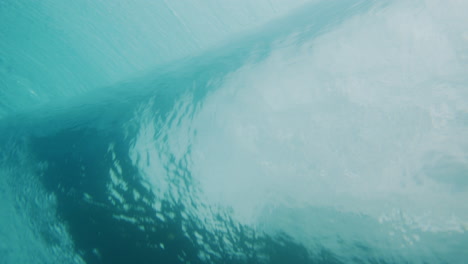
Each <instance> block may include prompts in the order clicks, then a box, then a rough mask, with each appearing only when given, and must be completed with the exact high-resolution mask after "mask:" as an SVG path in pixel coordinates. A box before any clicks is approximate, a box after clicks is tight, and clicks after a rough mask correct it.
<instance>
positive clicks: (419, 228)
mask: <svg viewBox="0 0 468 264" xmlns="http://www.w3.org/2000/svg"><path fill="white" fill-rule="evenodd" d="M193 3H195V1H194V2H193ZM265 3H267V2H265ZM213 5H214V4H213ZM280 5H281V3H280V2H277V3H276V4H275V3H273V6H280ZM260 6H261V5H259V6H257V7H260ZM225 8H228V7H227V6H225ZM466 8H467V4H465V3H462V2H455V1H453V2H450V3H447V2H443V1H436V0H427V1H416V2H412V3H408V2H404V1H393V2H390V1H388V2H381V1H321V2H313V3H310V4H308V5H304V6H303V7H302V8H301V9H299V10H296V11H295V12H293V13H291V14H290V15H289V16H286V17H283V18H280V19H277V20H275V21H272V22H270V23H268V24H266V25H263V26H262V27H258V28H256V29H255V30H253V31H250V32H247V31H248V30H245V32H246V33H242V34H240V33H239V35H238V38H237V39H236V40H232V41H231V42H230V43H225V44H223V45H217V46H215V45H214V44H213V43H214V42H215V41H212V42H210V43H211V44H213V45H211V44H210V45H211V49H209V50H208V51H206V52H202V53H199V55H196V56H195V55H193V56H191V57H188V58H181V59H174V58H175V57H177V56H175V55H174V56H173V54H168V55H167V56H168V57H167V60H168V61H169V60H172V62H170V63H166V64H164V65H162V66H159V67H156V68H154V69H153V70H151V71H147V68H148V67H149V66H148V65H149V64H148V63H150V62H152V61H155V59H154V58H153V57H151V56H150V57H148V61H146V62H142V63H141V64H140V67H141V69H143V68H145V71H146V74H144V75H142V77H135V78H128V79H127V80H126V81H122V82H119V83H117V84H115V85H110V86H107V87H102V88H98V89H92V91H90V90H88V91H87V92H86V93H84V91H83V92H80V93H75V92H74V90H73V89H75V88H73V87H68V88H60V89H64V90H61V91H59V92H58V93H54V92H50V91H47V90H43V92H44V94H48V95H47V96H48V97H50V98H56V99H47V100H44V101H43V102H42V103H39V102H38V101H37V102H36V103H37V104H36V103H34V104H32V106H28V107H25V106H24V105H22V103H21V102H22V100H23V99H11V100H10V101H3V102H7V103H8V104H10V105H14V104H15V103H17V107H16V108H15V110H14V111H10V112H9V111H4V112H8V114H5V115H4V117H3V119H2V120H0V146H1V149H2V152H1V155H0V176H1V177H0V198H1V199H0V200H1V201H0V204H1V205H2V208H4V209H3V213H4V214H3V215H2V216H1V218H0V222H1V223H2V224H1V225H0V237H1V238H2V239H0V240H1V241H9V242H8V243H6V242H3V243H2V242H0V254H1V255H2V256H3V260H4V262H5V263H18V262H28V263H154V262H163V263H434V262H437V263H463V261H464V260H465V259H467V258H468V256H467V253H466V250H465V249H464V245H466V243H467V242H468V236H467V230H468V215H467V213H468V210H467V209H468V208H467V206H466V203H464V201H466V199H467V198H468V197H467V195H468V189H467V188H468V181H467V178H466V176H467V175H468V174H467V172H468V162H467V159H466V157H467V153H468V138H467V137H466V136H465V135H466V134H467V132H468V123H467V120H468V119H467V117H468V104H467V103H466V102H468V100H467V98H468V94H467V93H466V91H467V90H466V85H467V84H468V80H467V77H466V76H468V74H467V72H466V69H468V67H466V66H467V59H468V57H467V56H466V44H467V42H468V38H467V32H465V28H464V25H466V22H468V21H467V18H466V16H465V15H464V14H463V12H462V10H464V9H466ZM109 10H110V9H109ZM167 10H169V11H170V14H171V15H170V16H174V17H176V18H177V19H178V20H179V22H180V27H189V23H188V22H187V23H185V22H184V21H191V22H193V21H195V19H197V18H198V17H199V16H198V15H193V17H190V16H189V14H188V13H189V10H188V9H184V8H183V7H180V9H179V7H178V8H174V7H172V8H168V9H167ZM197 10H198V9H197ZM258 10H261V9H260V8H259V9H258ZM169 11H168V12H169ZM96 12H97V11H96ZM136 12H137V13H140V14H145V13H143V11H142V10H140V9H138V10H137V11H136ZM194 12H195V11H194ZM239 12H240V13H243V12H245V11H244V10H242V11H239ZM252 12H257V11H256V10H255V9H254V10H253V11H252ZM258 12H260V11H258ZM195 13H196V12H195ZM244 14H246V13H244ZM129 16H130V17H133V15H129ZM237 16H238V14H237V13H234V14H232V17H231V18H226V21H229V20H228V19H234V20H235V19H239V20H240V17H237ZM253 16H254V17H255V16H256V15H253ZM258 16H259V15H258ZM271 17H273V15H272V14H264V19H263V20H262V21H266V20H267V19H271ZM207 19H213V21H214V20H215V19H214V18H207ZM257 19H259V20H261V19H260V18H257ZM166 20H167V18H161V21H166ZM182 22H184V23H182ZM155 23H156V22H155ZM158 23H159V22H158ZM213 23H214V22H213ZM226 23H228V22H226ZM252 23H253V22H252ZM259 23H260V22H259ZM228 24H231V22H229V23H228ZM254 24H255V23H254ZM216 25H217V26H220V27H227V26H225V25H223V24H222V23H220V24H216ZM255 25H258V24H255ZM88 26H89V25H88ZM190 27H194V26H191V25H190ZM140 30H143V29H142V28H140ZM225 30H226V32H228V33H229V32H231V33H232V32H234V31H235V30H232V31H230V30H229V29H225ZM236 30H240V26H239V28H237V29H236ZM221 31H223V30H221ZM221 31H220V32H221ZM184 32H192V33H193V32H195V31H194V30H192V29H190V30H186V31H184ZM200 32H201V31H200ZM137 33H138V32H137ZM205 33H206V32H205ZM228 33H226V34H228ZM109 34H110V33H109ZM135 34H136V33H135ZM200 34H201V33H200ZM206 34H207V33H206ZM219 34H220V35H219V39H220V38H221V33H219ZM195 35H196V34H195ZM215 35H216V34H215ZM215 35H214V36H213V38H218V37H216V36H215ZM117 36H120V35H116V36H115V38H117V39H120V38H118V37H117ZM223 36H224V35H223ZM115 38H114V37H110V38H109V39H108V41H110V42H112V43H113V41H116V39H115ZM174 38H175V40H174V41H176V40H177V41H182V40H183V39H184V38H185V35H184V34H182V33H180V32H177V31H175V32H174ZM190 38H193V39H196V37H193V36H192V37H190ZM177 41H176V42H177ZM161 43H163V42H161ZM206 43H208V41H207V42H206ZM206 43H205V44H203V45H206V46H207V47H208V46H210V45H208V44H206ZM429 44H430V45H429ZM116 45H117V44H116ZM122 45H124V44H122ZM125 45H126V44H125ZM203 45H202V46H203ZM138 50H140V49H139V48H138ZM199 50H202V48H200V49H199ZM140 51H141V52H142V53H145V52H146V51H145V50H144V49H143V50H140ZM189 51H190V52H194V53H196V52H195V51H194V50H189ZM128 52H129V54H134V52H130V51H128ZM128 56H130V55H128ZM132 56H134V58H133V59H135V60H137V59H138V55H132ZM169 58H170V59H169ZM101 63H103V65H105V64H111V62H109V61H107V60H102V61H101ZM87 70H89V71H90V72H94V70H93V69H92V68H90V69H87ZM121 72H126V73H129V71H128V70H122V71H121ZM93 74H96V75H100V73H99V72H95V73H93ZM90 76H91V75H90ZM62 77H63V78H65V76H62ZM89 78H90V79H93V81H96V83H97V82H98V81H97V80H95V79H94V77H89ZM111 79H112V78H111ZM44 80H45V79H44ZM114 81H115V80H114ZM64 87H65V86H64ZM57 89H59V88H57ZM67 89H70V90H67ZM2 91H3V92H4V94H5V95H6V94H8V93H7V92H6V91H7V90H2ZM49 92H50V93H49ZM62 93H63V94H65V93H70V94H69V95H67V96H59V95H58V94H62ZM13 97H15V96H13ZM13 97H11V98H13ZM17 98H20V97H17ZM15 100H19V101H15ZM46 102H48V103H47V104H46ZM7 103H4V104H7Z"/></svg>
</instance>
